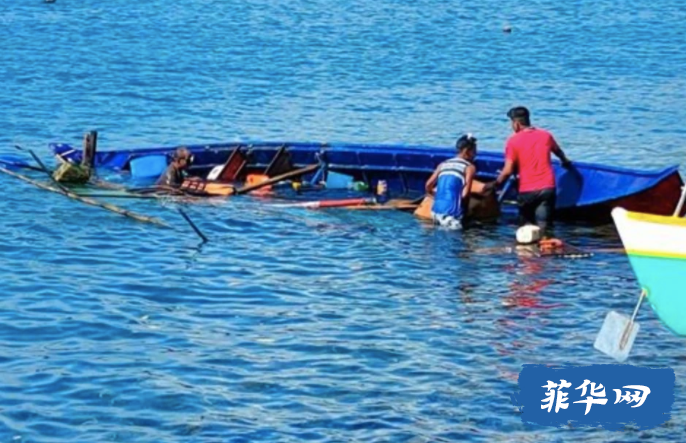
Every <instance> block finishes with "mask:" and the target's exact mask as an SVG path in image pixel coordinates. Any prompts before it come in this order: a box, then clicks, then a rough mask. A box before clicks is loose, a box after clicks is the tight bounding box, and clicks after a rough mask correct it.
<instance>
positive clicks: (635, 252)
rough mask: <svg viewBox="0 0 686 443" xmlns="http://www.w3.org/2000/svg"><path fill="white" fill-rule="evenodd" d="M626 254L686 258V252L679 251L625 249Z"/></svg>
mask: <svg viewBox="0 0 686 443" xmlns="http://www.w3.org/2000/svg"><path fill="white" fill-rule="evenodd" d="M626 253H627V254H628V255H635V256H637V257H654V258H671V259H676V260H686V253H679V252H663V251H646V250H639V249H627V250H626Z"/></svg>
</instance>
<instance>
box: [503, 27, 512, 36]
mask: <svg viewBox="0 0 686 443" xmlns="http://www.w3.org/2000/svg"><path fill="white" fill-rule="evenodd" d="M503 32H504V33H506V34H509V33H511V32H512V26H508V25H505V26H503Z"/></svg>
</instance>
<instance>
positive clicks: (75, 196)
mask: <svg viewBox="0 0 686 443" xmlns="http://www.w3.org/2000/svg"><path fill="white" fill-rule="evenodd" d="M28 152H29V153H30V154H31V156H32V157H33V158H34V160H36V162H37V163H38V164H39V165H40V167H41V168H42V171H43V172H45V173H46V174H47V175H48V176H49V177H50V178H51V179H52V180H53V182H54V183H55V184H56V186H57V187H54V186H49V185H45V184H42V183H39V182H37V181H35V180H32V179H30V178H28V177H26V176H24V175H21V174H18V173H16V172H12V171H10V170H8V169H5V168H1V167H0V172H3V173H5V174H7V175H10V176H12V177H15V178H18V179H19V180H23V181H25V182H26V183H30V184H32V185H34V186H36V187H38V188H40V189H44V190H46V191H51V192H55V193H57V194H62V195H64V196H66V197H69V198H72V199H74V200H77V201H80V202H81V203H85V204H87V205H91V206H97V207H99V208H102V209H106V210H108V211H112V212H115V213H117V214H120V215H123V216H125V217H128V218H132V219H134V220H137V221H140V222H143V223H151V224H154V225H158V226H163V227H165V228H169V227H170V226H169V225H167V224H166V223H164V222H163V221H161V220H158V219H156V218H153V217H148V216H146V215H141V214H137V213H135V212H132V211H128V210H126V209H122V208H120V207H118V206H115V205H112V204H109V203H100V202H98V201H96V200H93V199H91V198H87V197H81V196H80V195H78V194H75V193H74V192H72V191H70V190H69V189H67V188H65V187H64V186H62V185H61V184H60V183H58V182H56V181H55V180H54V178H53V177H52V175H51V174H50V171H48V169H47V168H46V167H45V164H43V162H42V161H41V160H40V158H38V156H37V155H36V154H35V153H34V152H33V151H30V150H29V151H28Z"/></svg>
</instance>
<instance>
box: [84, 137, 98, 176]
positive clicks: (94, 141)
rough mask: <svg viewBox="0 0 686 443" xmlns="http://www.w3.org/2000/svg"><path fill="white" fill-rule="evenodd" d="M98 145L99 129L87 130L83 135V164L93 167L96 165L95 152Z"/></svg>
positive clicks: (85, 166)
mask: <svg viewBox="0 0 686 443" xmlns="http://www.w3.org/2000/svg"><path fill="white" fill-rule="evenodd" d="M97 146H98V131H91V132H87V133H85V134H84V135H83V158H82V159H81V166H82V167H84V168H87V169H93V167H94V166H95V152H96V150H97Z"/></svg>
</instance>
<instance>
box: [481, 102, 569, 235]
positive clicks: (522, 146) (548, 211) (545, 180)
mask: <svg viewBox="0 0 686 443" xmlns="http://www.w3.org/2000/svg"><path fill="white" fill-rule="evenodd" d="M507 116H508V117H509V118H510V121H511V124H512V130H513V131H514V134H512V136H510V138H509V139H508V140H507V143H506V146H505V167H504V168H503V170H502V171H501V172H500V175H499V176H498V178H497V179H496V180H495V181H494V182H491V183H489V184H487V185H486V186H487V188H488V189H493V188H495V187H496V186H500V185H502V184H503V183H504V182H505V181H506V180H507V179H508V178H509V177H510V176H511V175H512V174H513V173H514V170H515V166H516V167H517V169H518V171H519V190H518V191H519V192H518V196H517V204H518V206H519V224H520V226H523V225H526V224H533V225H538V226H539V227H540V228H541V232H542V234H543V235H542V237H543V238H550V237H551V231H550V229H551V228H552V224H553V216H554V211H555V202H556V195H555V194H556V185H555V172H554V170H553V166H552V163H551V154H555V155H556V156H557V157H558V158H559V159H560V160H561V161H562V166H563V167H569V166H570V165H571V162H570V161H569V159H568V158H567V156H566V155H565V153H564V152H563V151H562V149H561V148H560V146H559V145H558V144H557V141H555V138H554V137H553V136H552V134H551V133H550V132H548V131H546V130H545V129H540V128H535V127H533V126H531V120H530V116H529V110H528V109H526V108H525V107H523V106H519V107H515V108H512V109H510V110H509V111H508V113H507Z"/></svg>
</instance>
